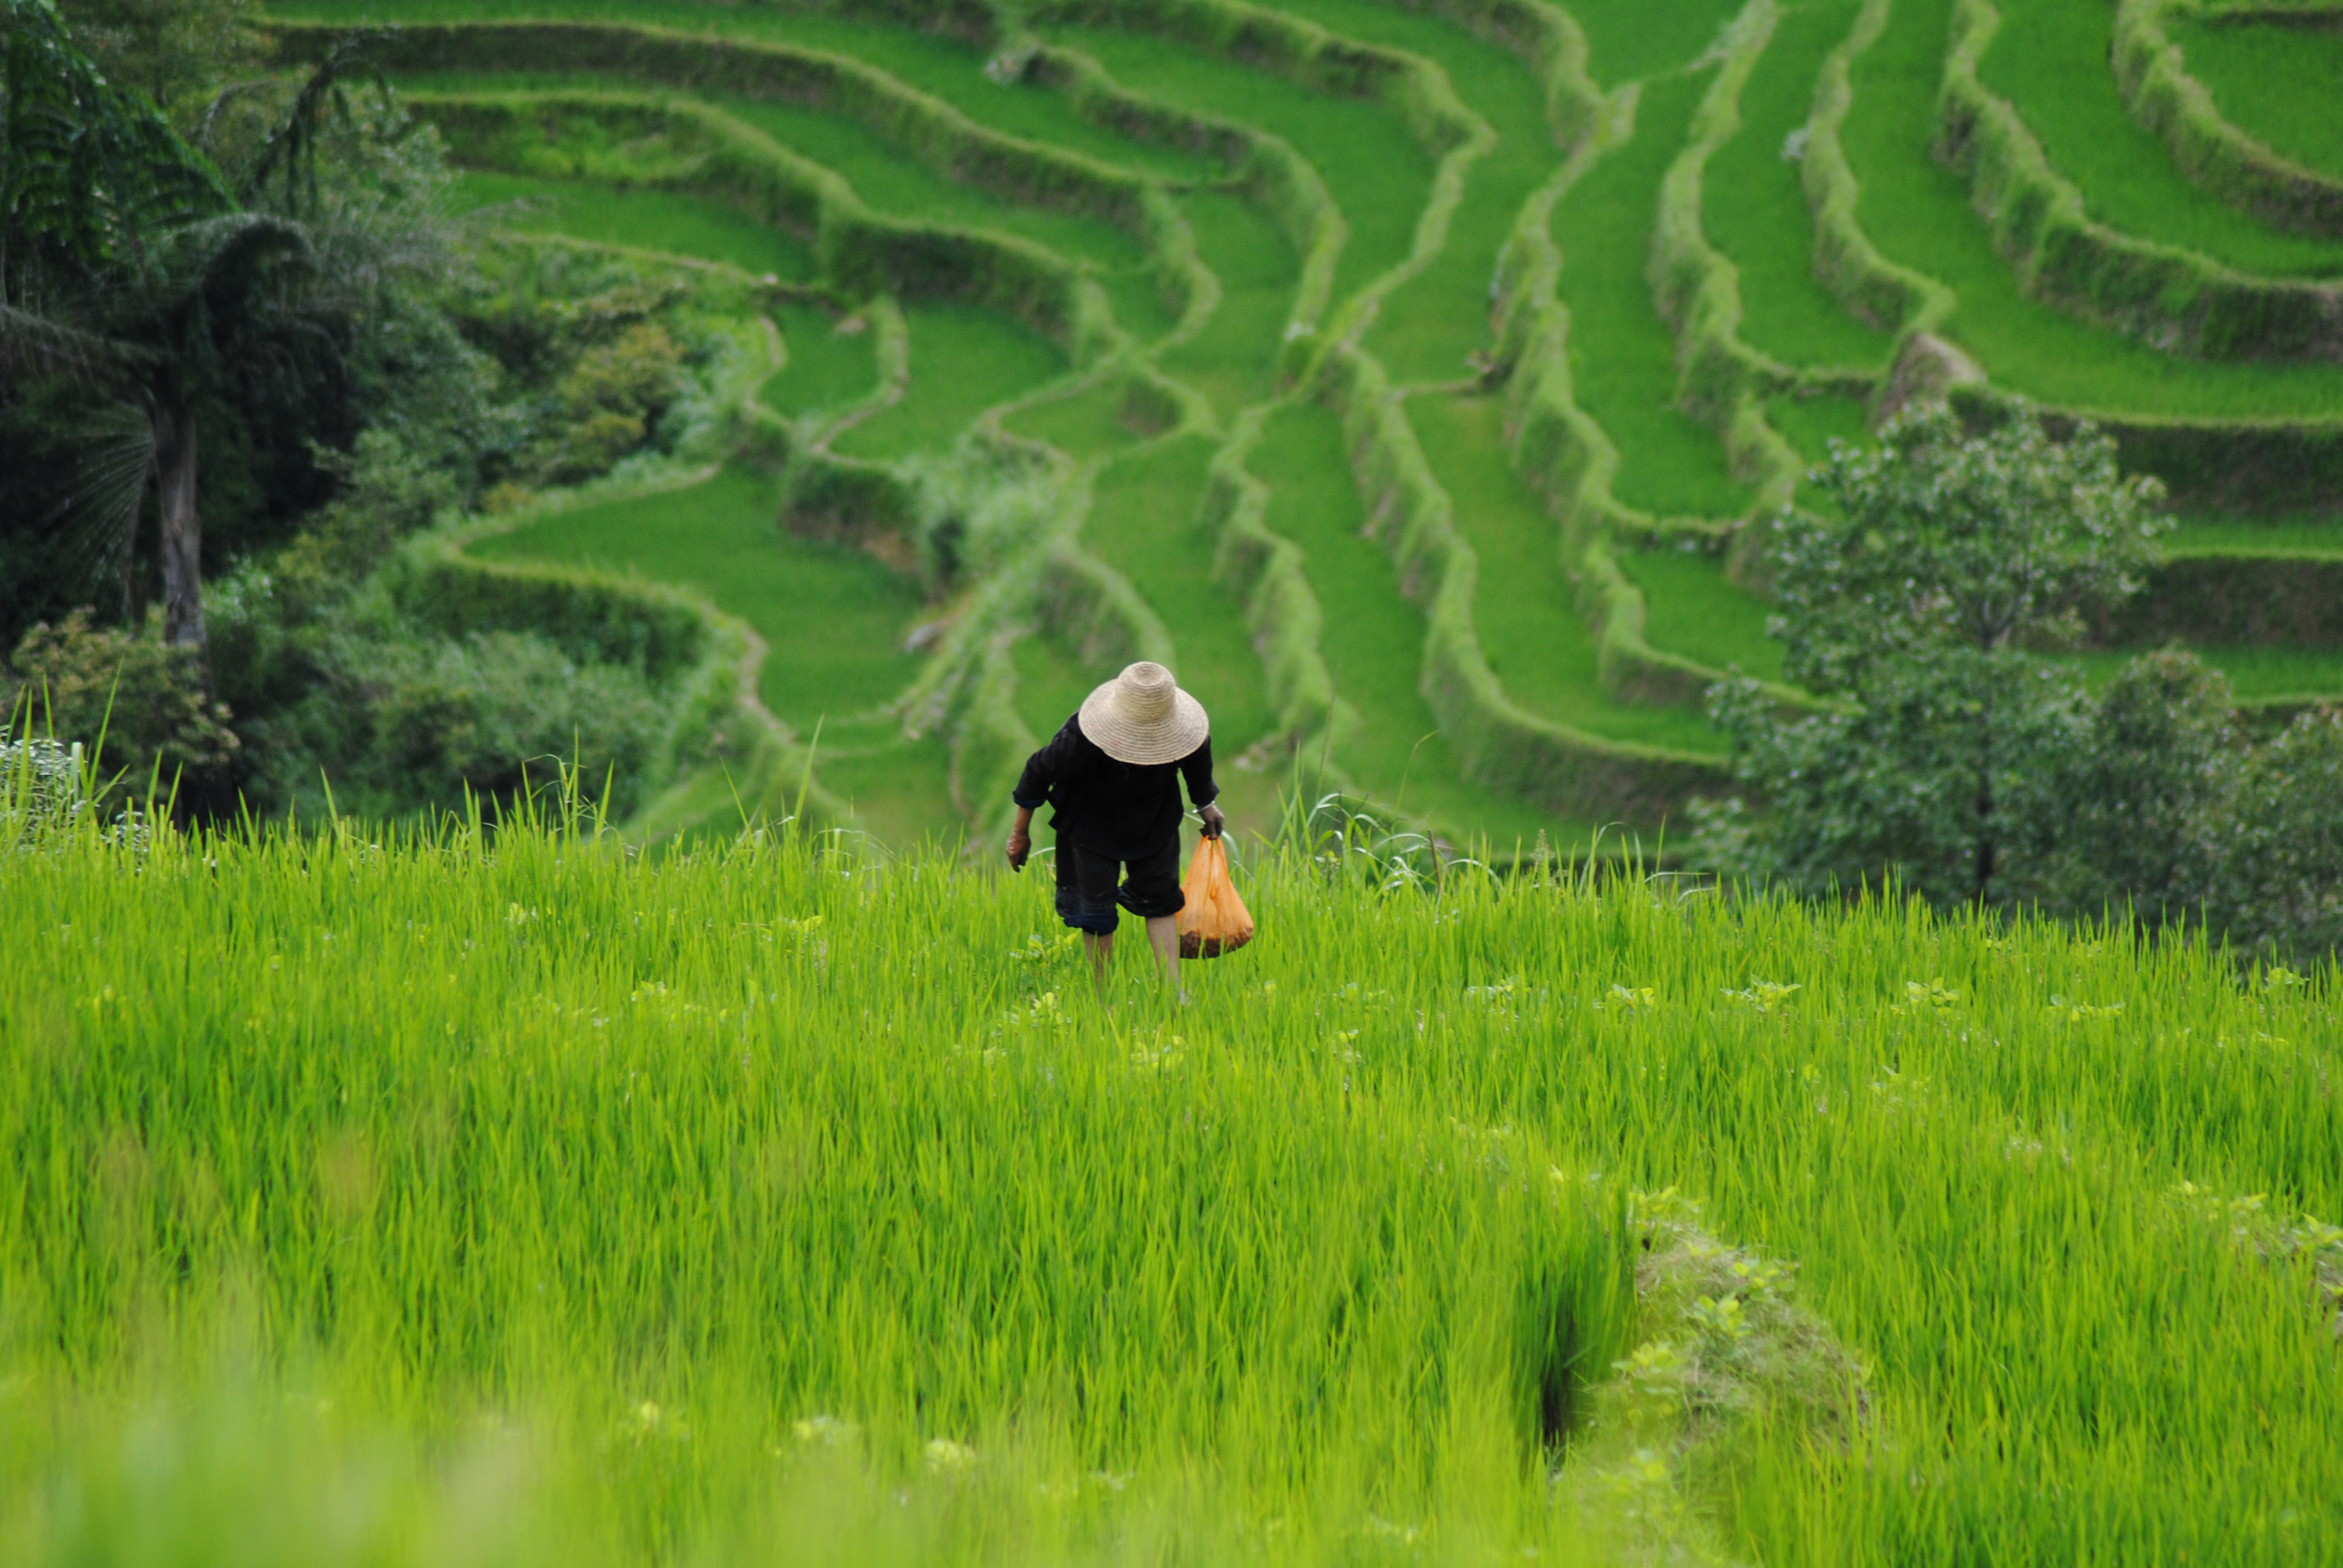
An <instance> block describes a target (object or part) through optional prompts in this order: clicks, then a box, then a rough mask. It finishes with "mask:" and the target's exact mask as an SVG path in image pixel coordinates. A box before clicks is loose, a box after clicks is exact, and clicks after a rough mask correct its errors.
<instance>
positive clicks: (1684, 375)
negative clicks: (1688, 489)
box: [1651, 0, 1859, 514]
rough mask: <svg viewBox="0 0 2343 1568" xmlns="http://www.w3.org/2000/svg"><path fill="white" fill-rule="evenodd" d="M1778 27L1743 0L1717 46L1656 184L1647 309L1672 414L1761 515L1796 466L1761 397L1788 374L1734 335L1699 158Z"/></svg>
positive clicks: (1767, 8) (1737, 319)
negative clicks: (1665, 366)
mask: <svg viewBox="0 0 2343 1568" xmlns="http://www.w3.org/2000/svg"><path fill="white" fill-rule="evenodd" d="M1779 20H1780V13H1779V12H1778V11H1777V10H1776V9H1775V5H1774V4H1773V0H1752V3H1751V4H1750V5H1746V6H1745V7H1744V8H1743V9H1742V11H1741V14H1740V15H1738V16H1736V17H1735V18H1734V22H1733V25H1732V26H1731V27H1730V28H1729V29H1728V30H1727V31H1726V32H1725V34H1724V35H1723V36H1721V37H1720V38H1719V39H1718V40H1717V43H1716V45H1715V50H1714V53H1715V64H1716V74H1715V77H1714V78H1713V79H1712V80H1711V82H1710V84H1709V88H1708V91H1707V92H1706V93H1705V94H1704V95H1703V96H1702V98H1701V102H1700V106H1699V108H1698V109H1696V110H1695V111H1694V114H1693V118H1692V125H1691V127H1690V130H1689V132H1688V135H1687V139H1686V141H1685V144H1684V148H1683V150H1682V151H1681V152H1679V153H1678V154H1677V155H1676V157H1675V161H1674V163H1672V164H1670V165H1669V166H1668V171H1667V173H1666V174H1665V175H1664V176H1662V178H1661V181H1660V199H1659V213H1658V216H1657V220H1656V223H1655V226H1654V229H1653V232H1652V257H1651V276H1652V290H1653V298H1654V303H1655V304H1656V305H1657V306H1658V307H1659V311H1660V315H1661V317H1662V318H1663V319H1664V320H1665V321H1666V322H1667V324H1668V328H1669V330H1670V331H1671V332H1672V333H1673V334H1674V338H1675V358H1676V370H1677V375H1676V404H1677V407H1681V408H1683V409H1684V411H1685V412H1686V413H1688V414H1691V415H1692V416H1693V417H1694V418H1696V419H1698V420H1700V421H1701V423H1703V424H1704V425H1705V426H1707V427H1709V428H1710V429H1711V430H1712V431H1714V432H1715V435H1716V437H1717V439H1718V440H1719V441H1721V442H1722V443H1724V447H1725V467H1726V468H1727V471H1729V472H1730V473H1731V474H1732V475H1733V476H1734V477H1735V478H1736V479H1739V480H1740V481H1741V482H1742V483H1743V484H1745V485H1747V486H1748V487H1750V488H1751V489H1752V490H1754V491H1755V492H1756V498H1755V501H1754V503H1753V504H1752V506H1751V508H1750V511H1751V512H1752V513H1762V514H1771V513H1773V512H1775V511H1777V510H1778V509H1779V508H1783V507H1785V506H1787V505H1789V503H1790V501H1791V498H1793V497H1794V496H1795V494H1796V492H1797V487H1798V479H1799V476H1800V472H1801V470H1802V468H1803V467H1804V465H1803V464H1801V463H1800V461H1799V459H1798V454H1797V452H1796V451H1795V449H1794V448H1793V447H1791V446H1790V444H1789V443H1788V442H1787V441H1785V440H1784V439H1783V437H1782V436H1781V433H1780V432H1778V431H1776V430H1775V428H1774V427H1772V426H1771V425H1769V424H1768V423H1766V419H1765V406H1766V399H1767V397H1768V396H1769V395H1770V394H1772V393H1775V392H1777V391H1780V390H1782V389H1783V388H1785V387H1788V386H1791V385H1793V384H1794V383H1795V378H1796V372H1795V370H1793V369H1792V367H1789V366H1787V365H1785V364H1783V363H1782V362H1780V361H1779V360H1775V359H1772V358H1769V357H1766V356H1765V355H1763V354H1761V353H1759V352H1758V351H1757V350H1756V349H1755V348H1752V347H1750V346H1749V344H1748V342H1747V341H1746V340H1745V338H1744V337H1742V336H1741V314H1742V294H1741V281H1740V274H1739V272H1738V271H1737V270H1736V269H1735V267H1734V266H1733V264H1732V262H1731V261H1730V260H1729V259H1727V257H1726V256H1725V254H1724V253H1723V252H1721V251H1719V250H1718V249H1717V248H1716V246H1715V245H1714V244H1712V243H1711V242H1710V240H1709V237H1708V235H1707V232H1706V229H1705V225H1704V217H1703V209H1704V206H1705V200H1704V193H1705V186H1706V178H1707V171H1708V163H1709V160H1710V158H1711V157H1713V156H1715V152H1716V150H1717V149H1718V148H1719V147H1721V146H1725V144H1726V143H1727V142H1729V141H1730V140H1732V139H1733V137H1734V136H1735V135H1736V134H1737V133H1738V132H1739V130H1740V126H1741V91H1742V88H1743V86H1744V85H1745V84H1746V83H1747V81H1748V79H1749V74H1750V72H1751V71H1753V70H1755V68H1756V65H1757V63H1758V61H1759V59H1760V58H1761V57H1762V56H1763V55H1764V54H1765V48H1766V45H1768V44H1770V43H1771V42H1772V40H1773V35H1774V30H1775V25H1776V24H1777V23H1778V22H1779ZM1858 374H1859V373H1858ZM1841 376H1842V377H1843V378H1844V376H1845V373H1843V372H1842V373H1841Z"/></svg>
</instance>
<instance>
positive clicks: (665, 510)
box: [470, 467, 921, 731]
mask: <svg viewBox="0 0 2343 1568" xmlns="http://www.w3.org/2000/svg"><path fill="white" fill-rule="evenodd" d="M779 511H780V498H779V495H778V493H777V492H776V490H775V488H774V486H773V484H772V482H771V481H770V480H769V479H768V478H765V477H760V476H759V475H757V474H755V473H752V472H750V471H749V470H747V469H744V468H739V467H729V468H726V469H725V470H723V471H722V472H721V473H719V474H718V475H716V476H714V477H711V478H709V480H707V481H706V482H705V483H702V484H699V485H696V486H693V487H689V488H685V489H677V490H669V491H665V492H662V493H659V494H656V495H649V496H645V497H642V498H639V499H634V500H627V501H617V502H612V503H609V504H608V505H604V506H598V507H584V508H578V509H577V510H574V511H566V512H555V513H552V514H550V515H548V516H547V517H544V518H539V519H538V520H536V521H534V522H530V523H528V524H526V525H524V526H523V527H521V528H515V529H513V530H511V531H510V532H507V533H498V534H492V535H489V536H488V537H487V538H482V539H480V540H478V542H476V543H475V544H473V545H472V546H471V547H470V550H471V553H472V554H474V555H477V556H478V557H480V558H482V559H486V560H543V561H556V562H561V563H564V564H568V565H575V566H590V567H597V568H603V569H606V570H610V571H615V572H619V573H631V574H634V575H637V576H639V577H642V578H650V579H652V580H655V581H659V582H669V583H677V584H680V585H682V586H684V587H687V588H691V589H692V590H693V591H695V592H697V593H699V594H701V595H703V596H705V597H706V598H708V599H709V602H711V603H713V604H715V605H716V606H717V607H718V608H720V609H722V610H724V611H725V612H726V613H728V614H730V615H734V616H738V617H739V618H740V619H741V620H743V621H745V622H747V623H748V624H749V626H750V627H752V628H755V630H756V632H757V635H758V636H759V637H760V638H763V639H764V641H765V645H766V653H765V660H764V664H763V667H762V668H761V669H760V670H759V677H758V695H759V698H760V699H761V700H762V701H763V702H764V704H765V706H766V707H767V708H769V709H771V710H772V712H773V713H774V714H775V715H776V716H778V717H779V718H780V719H782V720H783V721H784V722H785V723H787V724H789V726H790V727H792V728H793V729H799V730H803V731H810V730H811V729H812V728H813V726H814V724H815V722H816V721H817V720H819V719H823V718H824V717H825V716H828V717H830V718H831V719H847V718H850V717H854V716H858V715H861V714H864V713H868V712H870V711H871V710H873V709H878V708H880V707H881V706H883V705H885V704H886V703H888V702H890V701H891V700H893V699H894V698H895V697H896V696H897V695H898V694H899V693H900V691H901V690H902V689H903V688H904V687H905V686H906V685H908V684H910V678H911V677H912V675H913V674H914V673H915V672H916V670H917V668H918V660H917V658H915V657H914V656H912V655H910V654H907V653H906V652H904V651H903V646H902V644H903V634H904V633H905V632H906V631H907V630H909V629H910V626H911V624H912V623H913V622H914V621H915V620H916V619H917V618H919V616H920V608H921V596H920V588H919V584H918V582H917V580H916V579H915V578H911V577H910V576H909V575H908V574H907V573H905V572H902V571H900V570H899V569H897V568H891V567H890V566H888V565H886V564H885V563H883V562H881V561H880V560H879V559H877V558H875V557H873V556H871V555H870V554H869V553H868V552H866V551H863V550H859V549H855V548H851V547H850V546H846V545H840V544H824V543H818V542H816V541H814V540H810V539H804V538H798V537H796V536H795V535H792V534H790V533H789V532H788V531H787V530H785V529H783V528H780V527H779V525H778V522H777V518H779Z"/></svg>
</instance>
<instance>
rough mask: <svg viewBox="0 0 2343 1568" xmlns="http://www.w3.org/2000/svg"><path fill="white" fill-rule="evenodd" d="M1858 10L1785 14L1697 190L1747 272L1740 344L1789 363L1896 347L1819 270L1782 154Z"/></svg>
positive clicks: (1711, 228)
mask: <svg viewBox="0 0 2343 1568" xmlns="http://www.w3.org/2000/svg"><path fill="white" fill-rule="evenodd" d="M1861 8H1862V7H1861V5H1860V0H1813V3H1810V4H1806V5H1795V6H1792V7H1790V8H1788V9H1786V10H1785V11H1784V12H1783V14H1782V19H1781V21H1780V22H1779V23H1778V24H1777V25H1775V29H1774V37H1773V41H1772V42H1771V43H1769V44H1767V45H1766V46H1765V54H1764V55H1761V56H1759V58H1758V61H1757V65H1756V68H1755V70H1753V71H1752V72H1751V73H1750V75H1749V79H1748V81H1747V82H1746V83H1745V84H1744V85H1743V86H1742V89H1741V129H1740V131H1739V132H1738V133H1737V134H1736V135H1735V136H1734V138H1733V139H1732V140H1731V141H1729V142H1727V143H1725V146H1722V147H1720V148H1718V149H1717V150H1716V151H1715V153H1714V154H1712V155H1711V156H1710V157H1709V160H1708V167H1707V171H1706V173H1705V176H1704V180H1703V184H1702V187H1701V221H1702V223H1703V226H1704V227H1705V228H1706V230H1707V232H1708V237H1709V239H1710V241H1711V243H1713V244H1714V245H1715V246H1716V247H1717V248H1718V249H1719V250H1721V251H1723V252H1724V253H1725V256H1727V257H1728V258H1730V259H1731V260H1732V262H1733V264H1734V265H1735V266H1736V267H1738V268H1739V269H1740V272H1741V311H1742V314H1741V337H1742V340H1743V341H1744V342H1746V343H1747V344H1749V345H1750V347H1754V348H1756V349H1758V350H1759V351H1760V352H1762V353H1765V354H1770V355H1772V356H1774V357H1775V358H1777V359H1780V360H1782V361H1783V362H1784V363H1785V364H1789V365H1796V366H1807V365H1849V366H1855V367H1863V368H1872V367H1877V366H1880V365H1882V364H1884V363H1885V360H1886V358H1887V357H1888V355H1889V353H1890V352H1891V351H1892V350H1893V349H1894V347H1895V340H1894V338H1893V337H1890V336H1889V335H1888V334H1886V333H1885V332H1881V331H1878V330H1876V329H1875V328H1873V327H1866V326H1865V325H1864V324H1863V323H1862V322H1860V321H1858V320H1856V319H1855V317H1853V316H1851V315H1849V314H1848V312H1847V310H1846V308H1845V307H1844V306H1842V305H1840V304H1839V302H1838V298H1837V297H1836V296H1835V295H1834V294H1832V293H1831V291H1830V290H1829V288H1827V287H1826V286H1824V284H1823V282H1822V281H1821V279H1819V278H1817V277H1816V276H1815V226H1814V223H1813V221H1812V220H1811V219H1810V218H1809V217H1808V216H1807V214H1806V198H1805V187H1804V186H1802V185H1801V184H1800V182H1799V174H1798V166H1797V165H1796V164H1795V163H1793V162H1792V161H1791V160H1789V159H1788V158H1785V157H1784V156H1782V148H1783V144H1784V143H1785V141H1786V140H1787V139H1788V137H1789V136H1790V135H1791V133H1792V132H1794V131H1795V130H1797V129H1798V128H1799V127H1801V126H1804V125H1805V123H1806V120H1807V117H1808V116H1809V115H1810V114H1811V113H1812V111H1813V108H1814V95H1815V73H1816V72H1818V71H1819V70H1821V68H1822V63H1823V60H1824V58H1825V56H1826V55H1829V54H1830V52H1831V51H1832V50H1834V49H1835V48H1837V47H1838V46H1839V45H1840V44H1841V43H1842V42H1844V41H1845V37H1846V35H1847V31H1848V29H1849V28H1851V27H1853V26H1854V25H1855V13H1856V12H1857V11H1859V10H1860V9H1861ZM1785 434H1786V432H1785ZM1791 440H1792V442H1793V444H1794V445H1797V444H1799V443H1798V439H1797V437H1795V436H1794V437H1791ZM1800 449H1801V450H1804V449H1805V448H1804V447H1803V445H1801V447H1800Z"/></svg>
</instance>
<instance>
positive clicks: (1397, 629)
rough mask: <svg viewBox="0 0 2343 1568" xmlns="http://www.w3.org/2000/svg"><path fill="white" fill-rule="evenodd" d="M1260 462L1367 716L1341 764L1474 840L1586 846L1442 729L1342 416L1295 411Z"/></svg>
mask: <svg viewBox="0 0 2343 1568" xmlns="http://www.w3.org/2000/svg"><path fill="white" fill-rule="evenodd" d="M1252 471H1253V473H1254V474H1255V475H1257V476H1258V477H1260V478H1261V479H1262V480H1263V481H1264V482H1265V483H1267V484H1268V485H1269V486H1270V487H1271V492H1272V495H1271V501H1270V508H1269V526H1270V527H1271V528H1272V529H1273V530H1275V531H1276V532H1277V533H1279V534H1282V535H1283V536H1284V537H1285V538H1289V539H1292V541H1293V542H1294V543H1295V544H1297V545H1299V546H1301V547H1302V552H1303V555H1304V557H1305V558H1306V565H1307V568H1308V570H1309V574H1310V586H1311V588H1312V589H1313V590H1314V591H1315V592H1316V593H1317V595H1318V599H1319V602H1320V604H1321V605H1322V607H1323V608H1324V610H1325V617H1326V619H1325V626H1324V628H1323V629H1322V632H1321V633H1320V638H1319V643H1320V648H1321V650H1322V653H1323V654H1324V657H1325V659H1326V664H1327V668H1329V669H1330V670H1331V671H1332V675H1333V678H1334V693H1335V696H1336V697H1337V698H1338V699H1341V700H1342V701H1344V702H1347V703H1349V704H1350V705H1351V706H1352V707H1353V709H1355V710H1356V711H1357V713H1358V716H1359V720H1360V722H1359V724H1358V727H1357V729H1356V731H1355V732H1354V733H1353V734H1352V735H1349V736H1347V737H1346V738H1345V739H1344V741H1343V745H1342V749H1341V751H1340V752H1338V753H1337V754H1336V757H1335V760H1336V761H1337V762H1338V763H1339V764H1341V765H1342V768H1344V769H1346V770H1347V771H1348V772H1349V773H1350V774H1351V776H1352V777H1353V779H1357V780H1358V782H1359V783H1360V784H1361V785H1362V786H1363V787H1364V788H1365V789H1368V790H1369V791H1370V792H1371V793H1372V794H1373V796H1374V797H1375V798H1376V799H1379V800H1381V801H1383V802H1385V803H1387V804H1389V805H1393V806H1396V807H1398V808H1400V809H1404V810H1406V811H1409V812H1413V813H1414V814H1415V815H1417V816H1419V817H1424V818H1428V819H1431V820H1433V822H1435V823H1437V824H1438V825H1439V826H1440V827H1441V828H1442V829H1443V830H1444V831H1446V832H1448V833H1450V834H1452V835H1455V836H1458V837H1460V838H1463V839H1473V838H1476V837H1479V836H1482V835H1486V836H1487V837H1488V838H1489V839H1491V840H1492V841H1493V842H1494V843H1495V844H1497V845H1499V846H1510V845H1511V844H1512V842H1513V840H1514V839H1516V838H1518V839H1522V840H1523V842H1530V841H1534V839H1536V837H1537V835H1538V834H1539V833H1540V832H1541V831H1544V832H1545V833H1547V834H1549V835H1550V836H1552V837H1553V838H1554V839H1555V840H1556V841H1557V842H1564V843H1573V842H1577V841H1579V840H1580V839H1582V838H1583V836H1584V829H1583V827H1582V825H1580V824H1576V823H1571V822H1565V821H1563V820H1561V819H1556V818H1554V817H1550V816H1548V815H1546V814H1544V813H1543V812H1540V811H1538V810H1537V809H1534V808H1533V807H1530V806H1528V805H1526V804H1524V803H1523V802H1521V801H1518V800H1514V799H1510V798H1508V797H1505V796H1502V795H1498V794H1495V793H1494V792H1493V791H1491V790H1488V789H1483V788H1482V787H1480V786H1479V785H1476V784H1474V783H1473V782H1472V781H1471V780H1469V779H1466V778H1464V776H1463V771H1462V769H1460V767H1459V766H1458V763H1457V761H1456V756H1455V753H1454V751H1453V750H1452V749H1450V747H1449V744H1448V741H1447V739H1445V738H1444V737H1443V736H1442V735H1441V734H1440V733H1439V725H1438V722H1437V721H1436V720H1434V719H1433V717H1432V709H1431V707H1430V705H1429V704H1427V703H1426V702H1425V701H1424V700H1423V692H1422V690H1421V689H1420V687H1419V683H1420V681H1421V679H1422V677H1423V637H1424V624H1423V613H1422V612H1421V611H1419V610H1418V609H1417V608H1415V607H1414V606H1413V605H1412V604H1410V603H1409V602H1408V601H1407V599H1406V598H1404V597H1403V595H1402V594H1401V593H1400V591H1399V575H1398V573H1397V572H1396V571H1395V570H1394V569H1393V566H1392V559H1391V557H1390V555H1389V554H1388V553H1387V552H1386V551H1385V550H1384V549H1383V546H1382V545H1381V544H1380V543H1378V542H1376V541H1375V540H1373V539H1371V538H1364V537H1363V536H1362V534H1361V533H1360V531H1359V530H1360V528H1362V527H1363V524H1364V522H1365V517H1364V514H1363V509H1362V508H1361V507H1360V504H1359V499H1358V492H1357V491H1356V489H1355V488H1354V487H1353V484H1352V481H1351V469H1350V462H1349V459H1348V458H1347V457H1344V456H1343V452H1342V424H1341V422H1340V421H1339V420H1338V419H1336V417H1334V416H1333V415H1332V413H1330V412H1329V411H1327V410H1326V409H1323V408H1319V407H1312V406H1309V405H1301V406H1297V407H1289V408H1286V409H1283V410H1282V411H1280V413H1279V414H1278V415H1277V417H1275V418H1273V419H1272V420H1271V422H1270V425H1269V428H1268V430H1267V432H1266V433H1265V434H1264V436H1263V437H1262V443H1261V445H1260V446H1259V447H1256V448H1255V449H1254V454H1253V458H1252ZM1484 576H1485V568H1484ZM1508 852H1510V851H1508Z"/></svg>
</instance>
